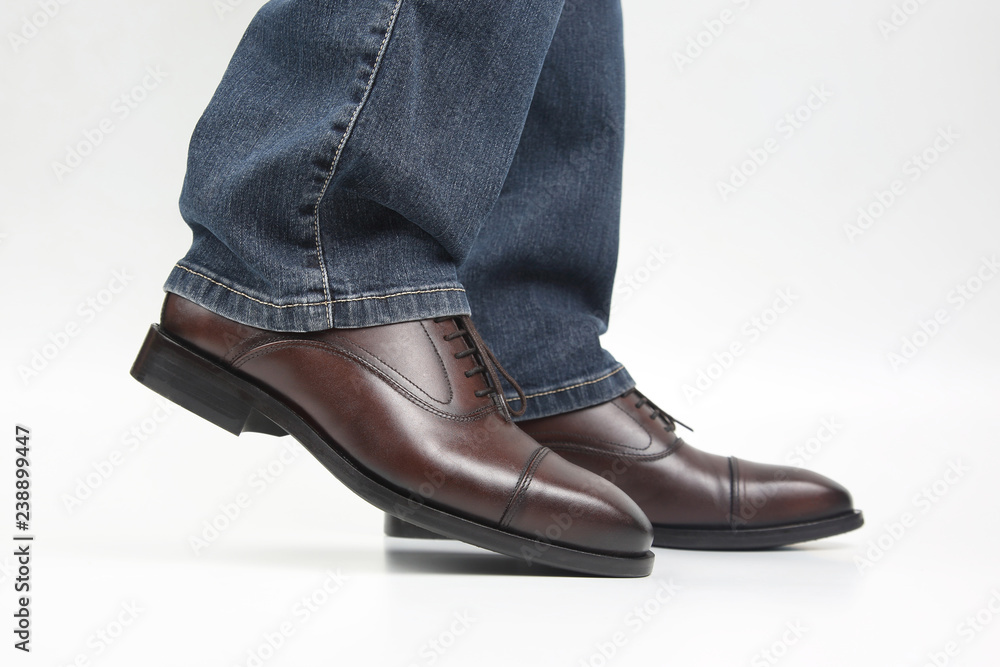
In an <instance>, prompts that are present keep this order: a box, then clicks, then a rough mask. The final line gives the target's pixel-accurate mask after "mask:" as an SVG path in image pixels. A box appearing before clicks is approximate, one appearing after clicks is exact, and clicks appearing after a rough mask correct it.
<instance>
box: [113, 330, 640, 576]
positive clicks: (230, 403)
mask: <svg viewBox="0 0 1000 667" xmlns="http://www.w3.org/2000/svg"><path fill="white" fill-rule="evenodd" d="M131 374H132V377H134V378H135V379H136V380H138V381H139V382H141V383H142V384H144V385H145V386H147V387H149V388H150V389H152V390H153V391H155V392H156V393H158V394H160V395H161V396H163V397H165V398H167V399H169V400H171V401H173V402H174V403H176V404H178V405H180V406H181V407H183V408H185V409H187V410H190V411H191V412H193V413H195V414H196V415H198V416H199V417H203V418H204V419H207V420H208V421H210V422H212V423H213V424H216V425H217V426H220V427H222V428H224V429H226V430H227V431H229V432H230V433H233V434H235V435H239V434H240V433H244V432H247V431H253V432H259V433H267V434H270V435H276V436H281V435H285V434H290V435H291V436H292V437H293V438H295V439H296V440H297V441H298V442H300V443H301V444H302V445H303V446H304V447H305V448H306V449H307V450H308V451H309V453H310V454H312V455H313V456H314V457H316V459H317V460H318V461H319V462H320V463H322V464H323V466H324V467H326V469H327V470H329V471H330V472H331V473H332V474H333V475H334V477H336V478H337V479H339V480H340V481H341V482H342V483H343V484H344V485H346V486H347V488H349V489H350V490H351V491H353V492H354V493H356V494H357V495H359V496H361V498H363V499H365V500H367V501H368V502H369V503H371V504H372V505H374V506H375V507H378V508H379V509H381V510H382V511H384V512H386V513H387V514H389V515H391V516H393V517H396V518H397V519H398V520H400V521H402V520H403V519H405V520H406V521H407V522H409V523H410V524H412V525H415V526H417V527H419V528H422V529H424V530H427V531H430V532H432V533H434V534H438V535H442V536H444V537H446V538H451V539H456V540H460V541H462V542H467V543H469V544H473V545H475V546H478V547H482V548H484V549H489V550H490V551H495V552H497V553H501V554H504V555H507V556H511V557H513V558H517V559H519V560H522V561H525V562H527V563H528V564H531V563H540V564H543V565H547V566H550V567H555V568H560V569H563V570H570V571H573V572H581V573H584V574H591V575H598V576H606V577H644V576H647V575H648V574H649V573H650V572H651V571H652V569H653V558H654V556H653V553H652V552H650V551H647V552H646V553H644V554H641V555H636V556H631V555H620V554H604V553H597V552H590V551H580V550H577V549H573V548H570V547H566V546H563V545H559V544H552V543H549V542H544V541H539V540H536V539H533V538H531V537H526V536H523V535H518V534H516V533H510V532H507V531H503V530H499V529H497V528H494V527H492V526H488V525H485V524H481V523H479V522H477V521H473V520H470V519H466V518H464V517H461V516H458V515H456V514H453V513H450V512H448V511H446V510H443V509H439V508H435V507H432V506H430V505H427V504H425V503H424V502H423V500H422V498H420V496H418V495H415V494H408V493H407V492H406V491H403V490H401V489H396V488H393V487H391V486H390V485H388V484H386V483H385V482H383V481H381V480H379V479H378V478H377V477H376V476H375V475H372V474H371V473H368V472H367V471H365V470H364V469H363V468H362V467H361V466H359V465H357V464H356V463H355V462H354V461H353V460H352V459H351V458H350V457H349V456H348V455H347V453H346V452H344V451H342V450H341V449H340V447H339V446H338V445H337V444H336V443H334V442H330V441H328V440H326V439H325V438H323V437H322V436H321V435H320V433H319V432H318V431H317V429H316V428H314V427H313V426H312V425H311V424H310V423H309V422H308V421H307V420H306V419H304V418H303V417H302V416H301V415H299V414H298V413H297V412H296V411H295V410H293V409H292V408H290V407H289V406H287V405H286V404H285V403H284V402H282V401H280V400H279V399H277V398H275V397H274V396H272V395H270V394H269V393H268V392H267V391H265V390H264V389H261V388H260V387H258V386H257V385H256V384H254V383H253V382H251V381H250V380H248V379H245V378H243V377H241V376H240V375H238V374H237V373H236V372H233V371H231V370H229V369H227V368H225V367H223V366H222V365H220V364H218V363H217V362H215V361H214V360H212V359H210V358H208V357H206V356H204V355H203V354H201V353H199V352H198V351H196V350H193V349H191V348H190V347H188V346H187V345H186V344H184V343H183V342H182V341H179V340H176V339H174V338H172V337H171V336H170V335H169V334H167V333H166V332H164V331H163V330H161V329H160V327H159V326H157V325H155V324H154V325H153V326H152V327H150V329H149V333H148V334H147V335H146V340H145V341H144V343H143V345H142V349H141V350H140V351H139V356H138V357H137V358H136V360H135V364H133V366H132V371H131Z"/></svg>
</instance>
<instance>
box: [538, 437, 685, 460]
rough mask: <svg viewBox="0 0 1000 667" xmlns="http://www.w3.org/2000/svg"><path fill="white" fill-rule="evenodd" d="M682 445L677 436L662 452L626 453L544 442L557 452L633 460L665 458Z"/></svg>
mask: <svg viewBox="0 0 1000 667" xmlns="http://www.w3.org/2000/svg"><path fill="white" fill-rule="evenodd" d="M682 445H684V441H683V440H681V439H680V438H677V440H675V441H674V442H672V443H671V444H670V446H669V447H667V450H666V451H664V452H657V453H656V454H628V453H626V452H609V451H608V450H606V449H598V448H597V447H588V446H586V445H577V444H574V443H571V442H546V443H545V446H546V447H549V448H551V449H554V450H556V451H557V452H576V453H580V454H597V455H599V456H604V457H607V458H619V459H629V460H634V461H640V462H645V461H659V460H660V459H665V458H667V457H668V456H672V455H673V454H676V453H677V450H679V449H680V448H681V446H682Z"/></svg>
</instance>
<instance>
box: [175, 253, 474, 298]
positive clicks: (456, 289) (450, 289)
mask: <svg viewBox="0 0 1000 667" xmlns="http://www.w3.org/2000/svg"><path fill="white" fill-rule="evenodd" d="M175 266H176V267H177V268H178V269H183V270H185V271H187V272H188V273H191V274H194V275H196V276H198V277H199V278H204V279H205V280H207V281H208V282H210V283H214V284H216V285H218V286H219V287H222V288H225V289H227V290H229V291H230V292H232V293H234V294H239V295H240V296H242V297H244V298H246V299H250V300H251V301H254V302H256V303H259V304H261V305H262V306H270V307H271V308H297V307H299V306H306V307H311V306H328V305H330V304H334V303H350V302H352V301H369V300H371V299H392V298H394V297H397V296H409V295H411V294H434V293H435V292H464V291H465V288H463V287H435V288H434V289H418V290H409V291H406V292H393V293H392V294H381V295H377V296H358V297H352V298H350V299H329V300H327V301H312V302H308V303H286V304H280V303H271V302H270V301H263V300H261V299H258V298H256V297H252V296H250V295H249V294H247V293H245V292H241V291H239V290H237V289H233V288H232V287H230V286H229V285H226V284H224V283H220V282H219V281H218V280H215V279H213V278H209V277H208V276H206V275H205V274H204V273H198V272H197V271H194V270H192V269H189V268H188V267H186V266H181V265H180V264H176V265H175Z"/></svg>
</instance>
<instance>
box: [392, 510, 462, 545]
mask: <svg viewBox="0 0 1000 667" xmlns="http://www.w3.org/2000/svg"><path fill="white" fill-rule="evenodd" d="M383 530H384V531H385V534H386V535H387V536H388V537H405V538H407V539H418V540H446V539H448V538H446V537H443V536H441V535H438V534H437V533H432V532H431V531H429V530H427V529H426V528H421V527H420V526H415V525H413V524H412V523H410V522H408V521H403V520H402V519H400V518H397V517H394V516H393V515H391V514H386V515H385V524H384V526H383Z"/></svg>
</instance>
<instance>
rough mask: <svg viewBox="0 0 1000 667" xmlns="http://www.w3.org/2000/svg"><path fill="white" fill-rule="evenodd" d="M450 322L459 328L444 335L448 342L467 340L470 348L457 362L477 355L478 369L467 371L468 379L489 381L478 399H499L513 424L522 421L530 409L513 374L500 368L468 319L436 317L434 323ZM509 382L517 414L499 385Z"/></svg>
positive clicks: (461, 353) (456, 354)
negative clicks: (517, 405)
mask: <svg viewBox="0 0 1000 667" xmlns="http://www.w3.org/2000/svg"><path fill="white" fill-rule="evenodd" d="M448 320H453V321H454V322H455V324H456V326H457V327H458V328H457V329H456V330H455V331H452V332H451V333H448V334H445V336H444V339H445V340H447V341H452V340H455V339H456V338H459V337H465V342H466V343H467V344H468V345H469V347H468V348H466V349H464V350H461V351H460V352H456V353H455V358H456V359H464V358H465V357H468V356H470V355H476V366H475V367H474V368H470V369H469V370H467V371H465V377H472V376H473V375H483V376H484V377H486V379H487V380H486V382H487V385H488V386H487V387H486V388H485V389H477V390H476V396H477V397H479V398H483V397H486V396H492V397H497V398H494V400H495V401H497V402H498V403H499V404H500V405H501V406H502V407H503V411H504V413H505V416H506V417H507V420H508V421H510V420H511V418H512V417H520V416H521V415H523V414H524V411H525V409H526V408H527V407H528V398H527V397H526V396H525V395H524V391H523V390H522V389H521V386H520V385H519V384H518V383H517V382H516V381H515V380H514V378H513V377H511V375H510V373H508V372H507V371H506V370H504V367H503V366H501V365H500V362H499V361H497V358H496V357H495V356H494V355H493V352H492V350H490V348H489V347H488V346H487V345H486V341H484V340H483V337H482V336H480V335H479V331H478V330H477V329H476V327H475V326H474V325H473V324H472V319H471V318H470V317H469V316H468V315H454V316H447V317H435V318H434V321H435V322H447V321H448ZM501 377H503V379H505V380H507V382H508V383H510V386H511V387H513V388H514V391H515V392H517V400H518V403H520V407H519V408H518V409H517V410H514V409H512V408H511V407H510V403H509V402H508V401H507V398H506V397H505V396H504V395H503V392H502V391H501V388H502V386H503V385H501V383H500V378H501Z"/></svg>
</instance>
